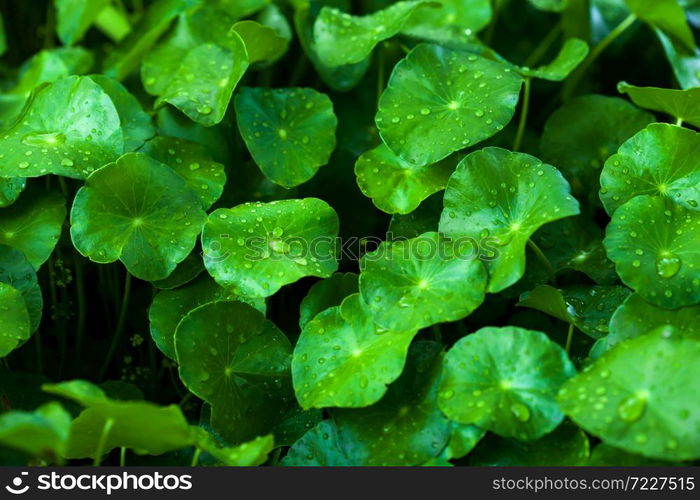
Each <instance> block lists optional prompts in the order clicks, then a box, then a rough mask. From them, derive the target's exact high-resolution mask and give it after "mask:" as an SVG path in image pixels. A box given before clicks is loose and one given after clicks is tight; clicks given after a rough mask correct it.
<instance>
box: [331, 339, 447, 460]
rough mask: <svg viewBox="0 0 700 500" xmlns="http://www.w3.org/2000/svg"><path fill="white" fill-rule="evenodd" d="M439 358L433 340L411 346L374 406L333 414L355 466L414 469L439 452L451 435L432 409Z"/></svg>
mask: <svg viewBox="0 0 700 500" xmlns="http://www.w3.org/2000/svg"><path fill="white" fill-rule="evenodd" d="M386 335H391V334H390V333H388V334H386ZM442 357H443V356H442V345H440V344H438V343H436V342H417V343H415V344H413V345H412V346H411V348H410V350H409V354H408V359H407V361H406V369H405V370H404V372H403V373H402V375H401V376H400V377H399V378H398V379H397V380H396V381H395V382H394V383H393V384H391V386H389V390H388V391H387V393H386V394H385V395H384V397H383V398H382V399H381V400H379V402H377V403H376V404H374V405H372V406H370V407H369V408H362V409H349V410H338V411H335V412H334V413H333V418H334V420H335V423H336V425H337V427H338V437H339V440H340V443H341V444H342V445H343V447H344V449H345V453H346V454H347V455H348V456H350V457H352V461H353V464H354V465H360V464H361V465H364V466H370V467H372V466H410V465H419V464H422V463H423V462H426V461H427V460H429V459H431V458H434V457H436V456H437V455H438V454H439V453H440V451H441V450H442V448H443V447H444V446H445V444H446V443H447V441H448V439H449V437H450V431H451V428H450V422H449V421H448V420H447V419H446V418H445V417H444V416H443V415H442V413H440V409H439V408H438V406H437V392H438V386H439V383H440V373H441V371H442Z"/></svg>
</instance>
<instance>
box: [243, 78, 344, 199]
mask: <svg viewBox="0 0 700 500" xmlns="http://www.w3.org/2000/svg"><path fill="white" fill-rule="evenodd" d="M235 107H236V118H237V121H238V128H239V129H240V131H241V135H242V136H243V140H244V141H245V143H246V145H247V146H248V150H249V151H250V154H251V155H252V157H253V159H254V160H255V163H257V164H258V166H259V167H260V170H262V171H263V173H264V174H265V175H266V176H267V177H268V178H269V179H270V180H271V181H272V182H274V183H276V184H279V185H280V186H284V187H287V188H289V187H294V186H298V185H299V184H302V183H304V182H306V181H308V180H309V179H311V177H313V176H314V175H315V174H316V172H317V171H318V169H319V167H321V166H323V165H325V164H326V163H328V159H329V158H330V156H331V153H332V152H333V149H334V148H335V129H336V126H337V124H338V120H337V118H336V117H335V114H334V113H333V103H331V100H330V99H329V98H328V96H326V95H325V94H321V93H319V92H316V91H315V90H313V89H307V88H286V89H266V88H249V87H244V88H243V89H241V91H240V92H239V93H238V95H236V98H235Z"/></svg>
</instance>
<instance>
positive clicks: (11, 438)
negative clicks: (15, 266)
mask: <svg viewBox="0 0 700 500" xmlns="http://www.w3.org/2000/svg"><path fill="white" fill-rule="evenodd" d="M1 289H2V288H0V290H1ZM70 423H71V416H70V414H69V413H68V412H67V411H66V410H64V409H63V407H62V406H61V405H60V404H58V403H47V404H45V405H42V406H40V407H39V408H37V409H36V410H35V411H33V412H26V411H17V410H15V411H8V412H5V413H2V414H0V446H5V447H8V448H13V449H15V450H19V451H22V452H24V453H26V454H27V455H29V456H31V457H36V458H39V459H42V460H47V461H49V462H51V461H58V460H60V458H61V457H62V456H63V455H64V453H65V448H66V443H67V441H68V433H69V427H70Z"/></svg>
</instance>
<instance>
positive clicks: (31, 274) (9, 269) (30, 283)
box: [0, 245, 44, 332]
mask: <svg viewBox="0 0 700 500" xmlns="http://www.w3.org/2000/svg"><path fill="white" fill-rule="evenodd" d="M0 263H2V264H0V283H6V284H8V285H10V286H12V287H13V288H15V289H17V290H19V292H20V293H21V294H22V297H23V298H24V303H25V306H26V308H27V312H28V313H29V326H30V329H29V330H30V332H35V331H36V330H37V328H39V323H40V322H41V310H42V308H43V307H44V301H43V299H42V296H41V288H39V282H38V278H37V275H36V272H35V271H34V268H33V267H32V265H31V264H30V263H29V261H28V260H27V258H26V257H25V256H24V254H23V253H22V252H21V251H19V250H17V249H15V248H11V247H8V246H6V245H0Z"/></svg>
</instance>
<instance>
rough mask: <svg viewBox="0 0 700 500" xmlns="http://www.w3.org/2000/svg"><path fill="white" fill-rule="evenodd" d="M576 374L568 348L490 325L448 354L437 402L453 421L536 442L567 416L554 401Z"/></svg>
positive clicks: (532, 333) (517, 330)
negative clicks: (565, 383)
mask: <svg viewBox="0 0 700 500" xmlns="http://www.w3.org/2000/svg"><path fill="white" fill-rule="evenodd" d="M575 373H576V370H575V369H574V366H573V365H572V364H571V361H569V358H568V356H567V355H566V353H565V352H564V349H562V348H561V347H559V346H558V345H557V344H555V343H554V342H552V341H551V340H549V338H547V336H546V335H545V334H544V333H541V332H536V331H532V330H524V329H522V328H516V327H503V328H494V327H486V328H482V329H481V330H479V331H478V332H476V333H473V334H471V335H467V336H466V337H463V338H462V339H461V340H459V341H458V342H457V343H456V344H455V345H454V346H453V347H452V349H450V350H449V351H448V352H447V355H446V356H445V371H444V376H443V380H442V384H441V385H440V394H439V399H438V402H439V404H440V408H441V409H442V411H443V413H445V415H447V417H448V418H449V419H450V420H455V421H457V422H461V423H465V424H470V423H471V424H474V425H477V426H478V427H481V428H482V429H486V430H490V431H492V432H494V433H496V434H498V435H500V436H503V437H516V438H518V439H520V440H532V439H537V438H540V437H542V436H544V435H545V434H547V433H549V432H551V431H552V430H553V429H554V428H555V427H557V426H558V425H559V423H560V422H561V421H562V419H563V418H564V415H563V414H562V412H561V411H560V410H559V407H558V406H557V403H556V399H555V398H556V395H557V391H558V390H559V388H560V387H561V385H562V384H563V383H564V382H565V381H566V380H567V379H568V378H569V377H571V376H573V375H574V374H575Z"/></svg>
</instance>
